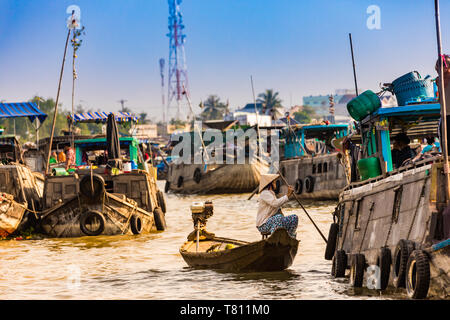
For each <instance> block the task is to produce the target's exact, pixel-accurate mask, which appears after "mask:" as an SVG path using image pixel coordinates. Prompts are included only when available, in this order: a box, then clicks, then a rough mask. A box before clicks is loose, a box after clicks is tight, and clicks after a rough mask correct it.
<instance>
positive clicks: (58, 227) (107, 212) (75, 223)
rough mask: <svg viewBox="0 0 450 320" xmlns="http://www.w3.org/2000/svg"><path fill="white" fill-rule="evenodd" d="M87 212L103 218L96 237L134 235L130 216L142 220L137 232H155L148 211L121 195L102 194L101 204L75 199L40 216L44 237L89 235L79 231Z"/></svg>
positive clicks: (151, 216) (77, 197)
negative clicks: (96, 213) (102, 223)
mask: <svg viewBox="0 0 450 320" xmlns="http://www.w3.org/2000/svg"><path fill="white" fill-rule="evenodd" d="M88 211H96V212H99V213H101V214H102V215H103V216H104V219H105V223H104V230H103V231H102V232H101V233H100V234H99V235H122V234H133V231H132V228H131V220H132V217H133V216H135V217H138V218H139V219H140V221H141V224H142V230H141V232H140V233H149V232H156V231H157V230H156V226H155V220H154V216H153V214H152V213H151V212H147V211H146V210H143V209H141V208H139V207H138V206H137V205H136V203H135V202H133V200H131V199H127V198H126V197H124V196H123V195H114V194H109V193H106V194H105V197H104V200H103V201H99V202H97V203H89V201H87V199H85V198H83V197H82V196H76V197H74V198H72V199H70V200H67V201H66V202H64V203H61V204H59V205H56V206H54V207H52V208H50V209H49V210H46V211H44V212H43V213H42V216H41V228H42V230H43V232H44V233H45V234H46V235H48V236H50V237H55V238H64V237H82V236H88V235H91V234H86V233H85V232H83V230H82V228H81V223H82V220H81V218H82V214H83V213H84V212H88ZM133 219H134V218H133Z"/></svg>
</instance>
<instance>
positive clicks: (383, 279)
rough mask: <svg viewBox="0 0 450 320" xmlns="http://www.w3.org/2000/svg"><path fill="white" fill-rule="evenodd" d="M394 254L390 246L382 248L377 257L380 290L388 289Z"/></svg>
mask: <svg viewBox="0 0 450 320" xmlns="http://www.w3.org/2000/svg"><path fill="white" fill-rule="evenodd" d="M391 264H392V254H391V250H390V249H389V248H381V249H380V253H379V254H378V258H377V266H378V268H379V269H380V279H379V281H380V283H379V285H380V290H386V288H387V286H388V284H389V275H390V272H391Z"/></svg>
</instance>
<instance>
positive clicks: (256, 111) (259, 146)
mask: <svg viewBox="0 0 450 320" xmlns="http://www.w3.org/2000/svg"><path fill="white" fill-rule="evenodd" d="M250 82H251V83H252V93H253V103H254V105H255V113H256V130H257V131H258V150H259V156H260V157H261V158H262V156H263V154H262V152H261V133H260V131H259V117H258V109H257V108H256V97H255V88H254V87H253V77H252V76H250Z"/></svg>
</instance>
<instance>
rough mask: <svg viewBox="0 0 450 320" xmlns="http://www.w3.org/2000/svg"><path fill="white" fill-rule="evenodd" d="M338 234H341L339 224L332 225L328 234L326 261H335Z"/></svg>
mask: <svg viewBox="0 0 450 320" xmlns="http://www.w3.org/2000/svg"><path fill="white" fill-rule="evenodd" d="M338 233H339V225H338V224H337V223H332V224H331V226H330V232H329V233H328V240H327V246H326V248H325V259H326V260H331V259H333V256H334V251H335V250H336V242H337V236H338Z"/></svg>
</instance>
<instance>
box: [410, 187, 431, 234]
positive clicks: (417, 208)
mask: <svg viewBox="0 0 450 320" xmlns="http://www.w3.org/2000/svg"><path fill="white" fill-rule="evenodd" d="M426 185H427V181H426V180H425V181H424V182H423V185H422V191H421V192H420V197H419V200H418V201H417V205H416V210H414V216H413V218H412V221H411V225H410V226H409V230H408V235H407V236H406V240H408V239H409V236H410V235H411V231H412V227H413V225H414V221H415V220H416V216H417V211H419V205H420V202H421V201H422V198H423V197H424V196H425V187H426Z"/></svg>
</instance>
